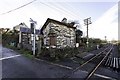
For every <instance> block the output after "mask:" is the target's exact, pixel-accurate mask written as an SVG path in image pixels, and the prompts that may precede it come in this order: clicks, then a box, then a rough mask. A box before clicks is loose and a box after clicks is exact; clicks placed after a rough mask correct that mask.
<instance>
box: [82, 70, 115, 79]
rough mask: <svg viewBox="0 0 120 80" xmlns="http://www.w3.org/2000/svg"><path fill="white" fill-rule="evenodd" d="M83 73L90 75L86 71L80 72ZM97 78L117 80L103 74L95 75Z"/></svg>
mask: <svg viewBox="0 0 120 80" xmlns="http://www.w3.org/2000/svg"><path fill="white" fill-rule="evenodd" d="M80 71H81V72H84V73H88V72H87V71H84V70H80ZM94 75H95V76H98V77H101V78H104V79H110V80H117V79H115V78H112V77H109V76H105V75H101V74H96V73H95V74H94Z"/></svg>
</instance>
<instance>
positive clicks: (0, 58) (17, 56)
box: [0, 55, 21, 61]
mask: <svg viewBox="0 0 120 80" xmlns="http://www.w3.org/2000/svg"><path fill="white" fill-rule="evenodd" d="M19 56H21V55H15V56H9V57H4V58H0V61H1V60H5V59H10V58H14V57H19Z"/></svg>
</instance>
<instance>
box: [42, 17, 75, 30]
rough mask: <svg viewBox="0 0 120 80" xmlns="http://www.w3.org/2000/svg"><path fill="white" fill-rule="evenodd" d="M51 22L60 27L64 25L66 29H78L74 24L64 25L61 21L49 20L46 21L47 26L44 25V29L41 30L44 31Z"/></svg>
mask: <svg viewBox="0 0 120 80" xmlns="http://www.w3.org/2000/svg"><path fill="white" fill-rule="evenodd" d="M50 22H54V23H57V24H59V25H64V26H66V27H68V28H73V29H76V27H73V25H72V24H68V23H63V22H60V21H57V20H54V19H50V18H48V19H47V20H46V22H45V24H44V25H43V27H42V28H41V31H43V30H44V29H45V28H46V26H47V25H48V24H49V23H50Z"/></svg>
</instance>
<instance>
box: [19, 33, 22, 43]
mask: <svg viewBox="0 0 120 80" xmlns="http://www.w3.org/2000/svg"><path fill="white" fill-rule="evenodd" d="M21 34H22V32H21V31H20V32H19V43H21Z"/></svg>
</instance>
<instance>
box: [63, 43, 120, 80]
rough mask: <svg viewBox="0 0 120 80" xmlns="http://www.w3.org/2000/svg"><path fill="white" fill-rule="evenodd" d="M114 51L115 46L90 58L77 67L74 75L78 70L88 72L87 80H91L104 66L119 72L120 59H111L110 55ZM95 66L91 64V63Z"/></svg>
mask: <svg viewBox="0 0 120 80" xmlns="http://www.w3.org/2000/svg"><path fill="white" fill-rule="evenodd" d="M112 49H113V45H111V46H108V47H107V48H105V49H104V50H103V51H101V52H99V53H98V54H96V55H95V56H93V57H92V58H90V59H89V60H88V61H86V62H84V63H83V64H82V65H80V66H79V67H77V68H76V69H74V70H73V71H72V74H74V73H75V72H76V71H78V70H83V71H84V70H85V71H87V74H86V75H85V77H84V78H85V80H89V79H90V78H91V77H92V76H93V75H94V74H95V72H96V70H97V69H98V68H99V67H100V66H101V65H102V66H106V67H108V66H109V67H110V68H113V69H114V70H117V71H118V70H119V68H120V66H119V65H120V59H119V58H115V57H114V58H111V57H110V53H111V51H112ZM93 62H94V63H95V64H91V63H93ZM69 77H70V76H66V77H65V78H69Z"/></svg>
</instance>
